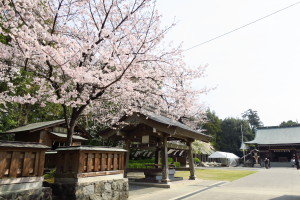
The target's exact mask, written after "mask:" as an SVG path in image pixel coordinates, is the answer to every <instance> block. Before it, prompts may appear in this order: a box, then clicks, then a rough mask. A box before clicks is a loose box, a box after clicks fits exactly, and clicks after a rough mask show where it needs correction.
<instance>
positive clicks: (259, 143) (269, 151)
mask: <svg viewBox="0 0 300 200" xmlns="http://www.w3.org/2000/svg"><path fill="white" fill-rule="evenodd" d="M245 144H247V145H248V146H250V147H251V146H252V147H253V146H254V147H255V148H256V149H258V150H259V154H260V160H261V161H263V160H264V158H266V157H267V158H269V159H270V161H271V163H273V166H290V163H289V162H290V161H291V159H292V158H293V156H294V155H297V156H300V125H296V126H289V127H278V126H272V127H262V128H258V129H257V130H256V134H255V138H254V140H252V141H249V142H245Z"/></svg>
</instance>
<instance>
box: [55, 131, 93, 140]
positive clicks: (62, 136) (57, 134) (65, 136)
mask: <svg viewBox="0 0 300 200" xmlns="http://www.w3.org/2000/svg"><path fill="white" fill-rule="evenodd" d="M50 133H51V134H53V135H55V136H57V137H61V138H67V134H65V133H55V132H50ZM73 139H77V140H88V139H86V138H83V137H81V136H79V135H73Z"/></svg>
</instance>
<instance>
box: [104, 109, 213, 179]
mask: <svg viewBox="0 0 300 200" xmlns="http://www.w3.org/2000/svg"><path fill="white" fill-rule="evenodd" d="M120 122H121V123H119V125H115V126H113V127H112V128H108V129H106V130H104V131H102V132H100V133H99V136H101V137H103V138H111V139H115V140H118V141H124V142H125V148H126V150H127V151H128V153H127V155H126V159H125V173H124V177H127V172H128V162H129V154H130V150H131V149H134V148H138V149H147V150H153V151H155V164H154V165H155V167H156V168H155V169H153V172H157V171H159V170H160V172H161V173H162V177H161V180H160V182H162V183H168V182H169V181H170V177H169V164H168V150H169V149H177V150H186V151H187V152H188V153H187V154H188V157H189V169H190V177H189V178H190V179H192V180H194V179H195V178H196V177H195V168H194V162H193V156H192V155H193V154H192V145H191V144H192V142H193V141H194V140H196V139H197V140H201V141H204V142H209V141H210V139H211V137H210V136H208V135H205V134H203V133H201V132H199V131H196V130H193V129H191V128H190V127H188V126H186V125H184V124H182V123H180V122H177V121H174V120H172V119H170V118H168V117H165V116H161V115H157V114H154V113H147V114H145V113H133V114H132V115H131V116H124V117H122V118H121V119H120ZM160 159H161V160H162V163H161V165H160V164H159V161H160ZM159 167H161V168H159ZM146 171H147V172H149V173H150V174H151V169H147V170H146ZM144 172H145V171H144ZM145 175H146V173H145Z"/></svg>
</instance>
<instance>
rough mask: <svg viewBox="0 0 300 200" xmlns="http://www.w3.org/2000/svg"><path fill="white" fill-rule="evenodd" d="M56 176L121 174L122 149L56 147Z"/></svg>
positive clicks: (122, 163)
mask: <svg viewBox="0 0 300 200" xmlns="http://www.w3.org/2000/svg"><path fill="white" fill-rule="evenodd" d="M57 151H58V154H57V163H56V175H55V177H57V178H67V177H68V178H78V177H88V176H101V175H110V174H121V173H123V172H124V153H125V150H123V149H116V148H99V147H84V146H81V147H68V148H61V149H57Z"/></svg>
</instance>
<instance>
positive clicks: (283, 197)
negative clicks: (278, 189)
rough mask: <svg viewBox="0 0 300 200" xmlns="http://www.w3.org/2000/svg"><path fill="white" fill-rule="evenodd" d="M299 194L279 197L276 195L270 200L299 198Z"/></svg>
mask: <svg viewBox="0 0 300 200" xmlns="http://www.w3.org/2000/svg"><path fill="white" fill-rule="evenodd" d="M299 199H300V196H295V195H283V196H280V197H276V198H273V199H270V200H299Z"/></svg>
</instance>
